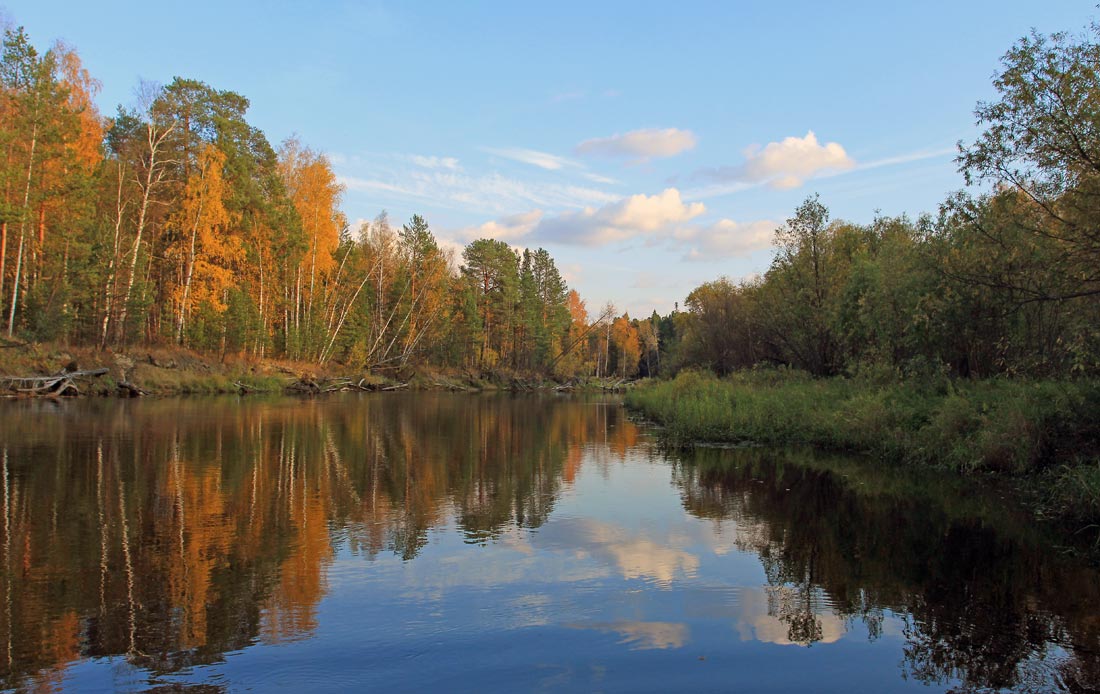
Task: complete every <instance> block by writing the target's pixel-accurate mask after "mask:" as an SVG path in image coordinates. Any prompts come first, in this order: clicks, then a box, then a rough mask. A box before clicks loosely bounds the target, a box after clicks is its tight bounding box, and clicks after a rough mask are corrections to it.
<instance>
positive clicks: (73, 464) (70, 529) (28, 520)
mask: <svg viewBox="0 0 1100 694" xmlns="http://www.w3.org/2000/svg"><path fill="white" fill-rule="evenodd" d="M3 415H4V416H3V417H0V456H2V460H0V462H2V465H3V470H2V472H3V479H2V482H3V484H2V499H0V503H2V509H0V510H2V511H3V519H2V527H0V532H2V534H3V537H2V541H3V544H2V548H0V551H2V560H3V566H2V572H0V591H2V592H0V594H2V597H3V600H4V602H3V610H2V611H0V649H3V650H0V676H2V678H3V679H2V683H3V684H4V686H6V687H20V686H32V685H33V686H38V687H42V688H45V689H49V688H63V686H64V682H67V681H68V680H66V679H65V678H66V677H72V676H74V675H72V673H71V672H70V670H71V666H72V664H74V663H77V662H79V661H81V660H82V659H89V658H91V659H96V658H124V659H125V661H126V662H127V663H128V664H129V665H130V666H132V667H134V668H137V669H140V670H141V671H143V672H144V673H145V674H146V676H147V679H145V680H143V681H142V684H143V685H145V686H157V685H158V684H164V681H162V680H160V679H158V678H161V677H164V676H166V675H169V674H171V673H177V672H181V671H185V670H188V669H190V668H195V667H197V666H202V665H206V664H211V663H217V662H221V661H224V659H225V657H226V654H228V653H231V652H236V651H240V650H242V649H248V648H250V647H255V646H258V645H260V646H262V645H266V644H276V643H286V642H293V641H296V640H300V639H303V638H307V637H310V636H311V635H313V634H314V633H315V632H316V631H317V630H318V629H319V622H318V609H319V605H320V604H321V602H322V601H323V599H324V598H325V596H326V595H327V594H328V592H329V591H330V586H329V583H328V581H329V577H328V576H329V568H330V567H331V566H332V565H333V563H334V561H335V558H336V555H337V553H338V551H341V550H346V551H349V552H351V553H352V554H354V555H359V556H361V557H364V558H366V559H368V560H371V561H374V560H376V559H380V558H382V557H392V556H396V557H400V559H401V560H403V561H406V562H414V561H430V560H431V559H430V558H429V557H420V556H419V555H421V554H422V553H423V552H424V550H425V547H426V546H427V545H428V543H429V540H430V537H431V535H432V533H433V532H442V531H443V529H445V528H448V527H453V528H454V529H455V532H458V533H460V534H461V536H462V537H463V538H464V540H465V541H466V542H468V543H473V544H485V543H491V542H492V541H493V540H494V539H495V538H499V537H501V536H502V534H504V533H506V532H509V531H510V530H512V529H515V528H521V529H522V528H527V529H532V528H540V527H542V526H544V525H546V524H549V523H550V522H552V517H553V515H554V511H555V505H556V504H558V503H560V501H561V499H562V498H563V494H564V493H565V491H566V490H568V489H570V488H571V487H572V486H573V484H574V482H575V480H576V479H577V477H578V475H579V474H580V472H581V468H582V466H584V465H596V466H605V467H607V470H608V471H609V472H607V473H606V474H607V475H609V476H613V474H612V473H613V470H612V466H613V463H614V461H623V460H626V459H627V458H628V457H629V456H631V455H634V456H637V457H640V458H645V459H648V460H654V459H656V460H659V461H661V464H662V465H664V466H665V468H666V469H667V470H668V471H669V472H668V473H665V474H671V478H672V482H673V485H674V488H675V489H676V490H678V491H679V493H680V495H681V499H682V504H683V507H684V509H685V510H686V511H687V512H688V513H690V514H691V515H692V516H694V517H696V518H699V519H703V520H704V521H706V522H707V523H711V524H713V526H714V529H715V530H714V531H715V532H716V533H723V534H726V535H732V537H733V538H734V540H735V544H736V547H737V549H738V550H740V551H742V552H748V553H752V554H753V555H755V556H757V557H758V558H759V562H760V563H761V564H762V566H763V568H764V573H765V575H766V578H767V586H765V590H766V591H767V610H768V614H769V615H772V616H774V617H776V618H777V619H779V620H780V621H781V622H782V623H783V624H784V625H785V626H786V628H787V639H788V641H789V642H793V643H800V644H812V643H816V642H819V641H826V642H827V641H829V638H830V637H829V634H828V633H826V632H827V631H828V625H827V624H824V623H823V619H822V615H823V614H828V615H831V616H832V617H834V618H836V619H840V620H845V621H859V622H861V623H863V624H865V625H866V628H867V632H868V633H869V634H870V636H871V638H872V639H874V638H876V637H878V636H880V635H881V633H882V629H883V624H884V622H885V621H886V620H887V618H888V616H889V615H894V616H896V617H897V618H898V619H900V621H901V624H902V634H901V636H902V638H903V639H904V645H903V653H904V664H903V666H902V673H901V674H902V675H903V676H905V677H908V678H912V679H916V680H918V681H923V682H928V683H937V684H943V683H955V684H957V685H958V686H959V687H961V689H958V690H959V691H966V690H978V689H988V688H1015V689H1018V690H1022V691H1047V690H1050V689H1062V690H1067V691H1088V690H1089V687H1090V686H1091V687H1095V686H1097V685H1098V683H1100V608H1098V607H1097V606H1098V605H1100V574H1098V572H1097V571H1096V570H1095V568H1091V567H1089V566H1087V565H1085V564H1084V563H1082V562H1080V561H1077V560H1075V559H1073V558H1071V557H1067V556H1064V555H1062V554H1060V553H1059V552H1058V551H1056V550H1055V549H1053V547H1052V544H1051V542H1050V539H1049V538H1048V537H1046V536H1045V535H1044V533H1043V531H1042V529H1041V528H1037V527H1036V526H1035V524H1034V523H1033V522H1031V521H1030V519H1028V518H1027V517H1026V516H1025V515H1022V514H1020V513H1017V512H1015V511H1014V510H1013V506H1012V504H1011V503H1008V502H1006V501H1005V500H1004V499H1002V498H1001V496H1000V494H999V493H997V492H996V491H993V492H989V491H982V490H978V489H974V488H972V487H966V486H963V485H960V484H959V483H958V482H957V481H955V480H949V479H945V478H943V479H941V478H939V477H929V476H927V475H925V476H921V477H914V476H907V475H905V474H904V473H903V472H902V471H898V470H890V469H882V468H871V467H868V466H866V465H864V464H862V463H860V462H859V461H853V460H851V459H844V458H828V457H822V456H821V455H819V454H813V453H810V452H806V451H783V452H777V451H767V450H762V449H748V450H717V449H697V450H695V451H693V452H687V453H676V454H669V455H668V457H667V460H665V457H666V456H665V454H663V453H660V452H659V451H658V449H657V447H656V446H655V445H654V444H653V441H652V439H651V438H650V437H648V435H647V434H646V433H645V432H644V430H642V429H640V428H639V427H638V426H636V425H635V424H633V423H632V422H630V421H628V420H627V418H626V417H625V416H624V414H623V412H622V410H621V409H620V408H619V407H618V405H617V403H614V402H610V403H608V402H604V401H599V400H596V401H586V400H584V399H580V398H578V399H562V398H553V397H542V398H538V397H514V396H491V397H482V396H468V395H450V394H408V395H386V396H355V397H348V398H333V399H328V400H305V401H303V400H289V399H277V400H260V399H253V400H242V401H236V400H231V399H217V400H182V399H181V400H163V401H148V402H142V403H128V402H118V401H102V402H80V403H63V404H60V405H58V404H50V403H39V402H35V403H18V404H12V405H11V406H6V407H5V410H4V413H3ZM629 493H630V490H623V491H622V494H629ZM834 621H835V620H834ZM165 686H168V685H165ZM171 686H182V685H174V684H173V685H171ZM203 686H205V687H207V689H208V690H212V689H213V688H216V687H218V686H221V685H218V684H216V683H211V684H208V685H203Z"/></svg>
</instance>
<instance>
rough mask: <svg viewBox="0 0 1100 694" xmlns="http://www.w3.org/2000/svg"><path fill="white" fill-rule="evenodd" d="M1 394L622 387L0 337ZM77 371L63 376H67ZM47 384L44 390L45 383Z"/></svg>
mask: <svg viewBox="0 0 1100 694" xmlns="http://www.w3.org/2000/svg"><path fill="white" fill-rule="evenodd" d="M0 357H2V361H3V364H4V366H3V367H2V370H0V398H8V399H10V398H28V397H65V396H89V397H115V396H117V397H137V396H142V395H152V396H173V395H219V394H236V395H253V394H270V395H307V396H309V395H323V394H326V393H334V392H345V391H362V392H373V391H383V392H386V391H398V390H416V391H455V392H470V393H476V392H481V391H512V392H556V393H564V392H619V391H622V390H623V389H625V388H626V387H627V386H628V385H629V382H628V381H626V380H625V379H621V378H618V377H609V378H595V377H586V378H583V377H577V378H571V379H567V380H553V379H547V378H544V377H543V376H541V375H540V374H538V373H533V372H528V373H524V372H519V371H512V370H506V369H496V370H491V371H484V372H478V371H473V370H466V371H462V370H457V369H446V370H445V369H428V368H415V369H413V368H409V369H404V370H400V371H393V372H390V373H387V374H380V373H371V372H369V371H366V370H363V369H355V368H353V367H351V366H348V365H344V364H339V363H336V362H328V363H326V364H323V365H318V364H316V363H314V362H303V361H294V360H289V359H259V358H252V357H241V356H237V357H228V358H225V359H217V358H216V357H214V356H211V355H208V354H204V353H201V352H195V351H192V350H186V349H181V348H178V347H156V346H153V347H132V348H128V349H125V350H117V351H115V350H99V349H95V348H84V347H76V346H61V345H51V344H33V343H27V344H19V343H13V342H7V343H4V342H3V341H0ZM66 374H69V375H73V376H76V377H75V378H73V379H71V380H70V379H66V378H65V375H66ZM43 386H44V387H43Z"/></svg>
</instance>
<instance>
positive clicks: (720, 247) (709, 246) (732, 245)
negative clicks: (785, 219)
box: [673, 219, 779, 261]
mask: <svg viewBox="0 0 1100 694" xmlns="http://www.w3.org/2000/svg"><path fill="white" fill-rule="evenodd" d="M778 227H779V224H778V223H777V222H773V221H771V220H769V219H762V220H759V221H755V222H735V221H733V220H732V219H720V220H718V221H717V222H715V223H714V224H710V225H707V226H701V225H695V226H687V227H681V228H679V229H677V230H676V232H675V233H674V234H673V237H674V238H675V239H676V240H677V241H679V242H680V243H682V244H684V245H687V246H689V250H688V251H687V253H686V254H685V256H684V259H685V260H697V261H707V260H716V259H719V258H730V257H734V256H744V255H748V254H749V253H752V252H754V251H760V250H764V249H766V248H770V247H771V245H772V241H773V239H774V238H775V230H776V228H778Z"/></svg>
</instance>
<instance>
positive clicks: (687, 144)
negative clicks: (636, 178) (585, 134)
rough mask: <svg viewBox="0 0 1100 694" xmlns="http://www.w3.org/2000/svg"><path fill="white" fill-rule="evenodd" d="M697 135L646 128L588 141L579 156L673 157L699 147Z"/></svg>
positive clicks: (579, 146)
mask: <svg viewBox="0 0 1100 694" xmlns="http://www.w3.org/2000/svg"><path fill="white" fill-rule="evenodd" d="M696 142H697V139H696V137H695V133H693V132H691V131H690V130H680V129H679V128H665V129H659V128H643V129H641V130H632V131H630V132H628V133H622V134H615V135H612V136H611V137H598V138H594V139H591V140H585V141H584V142H582V143H580V144H579V145H577V147H576V151H577V153H578V154H587V155H600V156H606V157H627V158H631V159H635V160H639V161H645V160H648V159H653V158H659V157H672V156H675V155H677V154H680V153H681V152H686V151H687V150H689V149H692V148H694V147H695V144H696Z"/></svg>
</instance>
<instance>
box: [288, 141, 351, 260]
mask: <svg viewBox="0 0 1100 694" xmlns="http://www.w3.org/2000/svg"><path fill="white" fill-rule="evenodd" d="M279 173H280V174H281V176H282V178H283V183H284V185H286V189H287V192H288V193H289V194H290V199H291V200H292V201H293V203H294V209H295V210H297V212H298V217H299V218H300V219H301V221H302V230H303V231H304V232H305V236H306V242H307V245H308V248H309V251H308V254H309V256H310V257H309V259H308V260H307V263H308V265H309V267H310V268H311V269H312V270H313V271H314V272H315V273H317V274H325V273H327V272H329V271H330V270H332V269H333V268H334V266H335V263H336V261H335V257H334V255H333V252H334V251H335V250H336V247H337V246H338V245H339V244H340V231H341V227H342V221H343V216H342V215H341V213H340V210H339V205H340V198H341V196H342V195H343V193H344V187H343V186H341V185H340V184H339V183H337V182H336V174H335V173H333V171H332V165H331V164H330V163H329V161H328V159H327V158H326V157H325V156H324V155H322V154H317V153H316V152H314V151H313V150H311V149H309V148H308V147H304V146H303V145H302V143H301V142H299V141H298V140H297V139H294V138H291V139H289V140H287V141H286V142H284V143H283V146H282V148H281V149H280V150H279Z"/></svg>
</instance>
